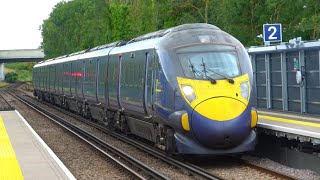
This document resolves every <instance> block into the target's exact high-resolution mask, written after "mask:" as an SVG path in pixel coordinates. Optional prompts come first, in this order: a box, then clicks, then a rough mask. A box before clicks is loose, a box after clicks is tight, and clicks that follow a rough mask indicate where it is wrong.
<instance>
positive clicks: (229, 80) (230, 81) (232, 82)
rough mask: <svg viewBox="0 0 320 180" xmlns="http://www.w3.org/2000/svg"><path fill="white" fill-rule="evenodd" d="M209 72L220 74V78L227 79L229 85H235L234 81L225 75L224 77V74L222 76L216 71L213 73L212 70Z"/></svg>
mask: <svg viewBox="0 0 320 180" xmlns="http://www.w3.org/2000/svg"><path fill="white" fill-rule="evenodd" d="M207 71H210V72H212V73H215V74H218V75H219V76H221V77H223V78H225V79H227V80H228V82H229V83H231V84H234V80H233V79H232V78H230V77H227V76H225V75H223V74H220V73H218V72H216V71H213V70H211V69H207Z"/></svg>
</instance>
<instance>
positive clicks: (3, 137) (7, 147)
mask: <svg viewBox="0 0 320 180" xmlns="http://www.w3.org/2000/svg"><path fill="white" fill-rule="evenodd" d="M0 179H17V180H18V179H19V180H20V179H23V175H22V172H21V169H20V166H19V163H18V160H17V159H16V155H15V153H14V150H13V148H12V145H11V142H10V139H9V136H8V134H7V131H6V127H5V126H4V123H3V120H2V117H1V115H0Z"/></svg>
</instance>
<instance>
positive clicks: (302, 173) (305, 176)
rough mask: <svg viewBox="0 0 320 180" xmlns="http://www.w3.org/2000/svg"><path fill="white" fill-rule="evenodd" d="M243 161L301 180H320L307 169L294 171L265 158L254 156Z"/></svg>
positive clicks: (318, 175)
mask: <svg viewBox="0 0 320 180" xmlns="http://www.w3.org/2000/svg"><path fill="white" fill-rule="evenodd" d="M243 159H245V160H247V161H249V162H251V163H253V164H257V165H261V166H263V167H267V168H269V169H272V170H275V171H279V172H282V173H284V174H288V175H291V176H293V177H296V178H297V179H301V180H320V174H318V173H316V172H314V171H311V170H308V169H294V168H290V167H288V166H284V165H282V164H279V163H277V162H274V161H272V160H270V159H266V158H258V157H254V156H244V157H243Z"/></svg>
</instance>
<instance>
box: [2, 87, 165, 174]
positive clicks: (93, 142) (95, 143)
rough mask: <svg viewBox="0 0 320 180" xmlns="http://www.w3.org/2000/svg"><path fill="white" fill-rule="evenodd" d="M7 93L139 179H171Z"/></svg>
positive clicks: (70, 124)
mask: <svg viewBox="0 0 320 180" xmlns="http://www.w3.org/2000/svg"><path fill="white" fill-rule="evenodd" d="M6 92H7V93H9V94H10V95H12V96H13V97H15V98H17V99H18V100H20V101H21V102H23V103H24V104H26V105H27V106H29V107H31V108H32V109H34V110H36V111H37V112H39V113H40V114H42V115H44V116H45V117H47V118H49V119H50V120H52V121H54V122H55V123H57V124H59V125H60V126H62V127H63V128H65V129H67V130H68V131H70V132H71V133H73V134H75V135H76V136H78V137H79V138H81V139H82V140H84V141H85V142H87V143H89V144H90V145H91V146H93V147H94V148H96V149H97V150H99V151H100V152H102V153H103V154H105V155H106V156H108V157H109V158H110V159H112V160H113V161H115V162H116V163H117V164H119V165H120V166H122V167H123V168H125V169H127V170H128V171H129V172H130V173H131V174H133V175H134V176H136V177H137V178H139V179H150V178H152V179H169V178H168V177H167V176H165V175H163V174H161V173H159V172H157V171H155V170H154V169H152V168H151V167H149V166H147V165H145V164H144V163H142V162H141V161H139V160H137V159H135V158H134V157H132V156H130V155H129V154H127V153H125V152H123V151H122V150H120V149H118V148H115V147H113V146H112V145H110V144H108V143H106V142H104V141H102V140H100V139H99V138H97V137H96V136H94V135H92V134H91V133H89V132H87V131H85V130H83V129H81V128H79V127H77V126H75V125H73V124H72V123H70V122H68V121H66V120H64V119H63V118H61V117H59V116H57V115H55V114H53V113H51V112H49V111H47V110H45V109H43V108H41V107H39V106H38V105H35V104H34V103H31V102H30V101H27V100H25V99H23V98H20V97H18V96H16V95H14V94H12V93H11V92H8V91H6ZM104 149H107V150H108V151H110V152H112V153H113V154H116V155H117V156H118V157H120V158H121V159H124V160H125V161H127V162H129V163H130V164H132V165H134V166H135V168H138V169H139V170H141V171H143V172H145V173H147V174H148V175H149V176H150V177H148V178H145V177H143V176H142V175H141V174H140V172H138V171H136V170H134V169H132V168H131V167H129V166H128V165H126V164H125V163H123V162H121V161H119V160H118V159H117V158H115V157H113V156H112V155H111V154H109V153H107V152H106V150H104Z"/></svg>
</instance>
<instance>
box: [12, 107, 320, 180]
mask: <svg viewBox="0 0 320 180" xmlns="http://www.w3.org/2000/svg"><path fill="white" fill-rule="evenodd" d="M38 103H39V102H38ZM18 104H19V103H18ZM19 106H20V107H19V108H17V109H19V111H20V113H21V114H22V115H23V116H24V117H33V118H26V119H27V121H28V122H29V121H30V122H29V123H30V125H31V126H32V127H33V128H34V129H35V130H36V129H38V131H39V132H38V131H37V130H36V131H37V132H38V134H39V135H40V136H41V137H42V136H43V137H42V138H43V139H44V140H45V141H46V142H47V144H48V145H49V146H50V147H51V146H52V147H51V148H52V150H53V151H54V152H56V154H57V155H58V156H59V157H60V159H61V160H62V161H63V162H64V163H65V164H66V166H67V167H68V168H69V169H70V171H71V172H72V173H73V174H74V175H75V176H76V178H77V179H106V178H107V179H111V178H112V179H113V178H115V179H127V178H128V175H127V174H125V173H123V172H121V170H119V168H115V166H114V165H111V164H112V163H110V162H109V161H108V160H106V159H105V157H104V156H102V155H101V153H97V152H96V151H95V150H93V148H89V147H88V145H86V144H85V143H83V142H82V141H80V140H79V139H77V138H74V137H73V139H72V138H71V139H69V136H70V134H68V133H67V134H66V133H64V134H63V135H62V134H60V133H63V131H64V130H62V129H61V128H58V130H56V129H57V127H55V128H56V129H54V128H53V126H55V125H52V123H51V124H50V123H49V124H48V123H47V122H46V123H45V122H44V121H47V120H45V119H44V118H43V117H42V116H40V115H37V116H35V114H37V113H31V112H29V111H28V110H27V109H25V107H21V105H19ZM41 106H42V107H45V108H48V109H49V108H50V107H48V106H46V105H43V104H42V105H41ZM50 109H52V108H50ZM25 111H26V112H25ZM52 112H55V114H57V115H58V116H62V117H65V119H68V120H69V121H71V122H72V123H74V124H77V125H78V126H79V127H81V128H84V129H86V130H87V131H90V132H92V133H94V134H95V135H96V136H97V137H99V138H101V139H102V140H104V141H106V142H108V143H109V144H112V145H113V146H115V147H117V148H119V149H121V150H123V151H125V152H127V153H128V154H131V155H133V156H134V157H135V158H136V159H139V160H140V161H142V162H144V163H146V164H148V165H150V166H151V167H153V168H154V169H156V170H157V171H160V172H162V173H163V174H164V175H166V176H168V177H170V178H172V179H194V178H195V177H193V176H190V175H189V174H188V173H187V172H184V171H182V170H180V169H177V168H175V167H173V166H170V165H168V164H166V163H164V162H163V161H161V160H159V159H157V158H154V157H153V156H150V155H148V154H147V153H145V152H142V151H140V150H138V149H136V148H135V147H133V146H131V145H128V144H127V143H124V142H122V141H120V140H118V139H115V138H113V137H111V136H110V135H107V134H106V133H103V132H101V131H100V130H97V129H96V128H93V127H91V126H89V125H87V124H84V123H81V122H79V121H77V120H75V119H73V118H71V117H69V116H67V115H65V114H63V113H61V112H59V111H57V110H54V109H52ZM30 114H32V115H30ZM28 119H29V120H28ZM42 131H43V132H42ZM45 132H47V133H45ZM65 134H66V135H65ZM65 136H66V137H65ZM55 137H59V138H55ZM81 142H82V143H81ZM62 144H63V145H62ZM70 152H72V153H70ZM72 154H74V155H72ZM243 158H244V159H246V160H248V161H249V162H252V163H254V164H258V165H261V166H263V167H267V168H269V169H274V170H277V171H279V172H282V173H287V174H289V175H291V176H294V177H296V178H298V179H303V180H304V179H306V180H316V179H319V180H320V175H319V174H317V173H315V172H313V171H310V170H299V169H294V168H290V167H287V166H284V165H281V164H279V163H276V162H274V161H271V160H269V159H265V158H257V157H253V156H244V157H243ZM198 159H200V160H198ZM194 160H196V161H192V163H195V164H196V165H198V166H200V167H202V168H204V169H206V170H207V171H209V172H211V173H212V174H217V175H219V176H221V177H223V178H225V179H240V180H241V179H277V178H275V177H273V176H271V175H268V174H265V173H263V172H260V171H257V170H256V169H253V168H251V167H248V166H246V165H243V164H242V163H240V162H239V161H235V160H234V159H233V160H230V158H229V159H228V158H227V159H225V158H220V157H218V158H216V157H213V158H205V159H203V160H201V158H197V157H194ZM93 167H96V168H93Z"/></svg>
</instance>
